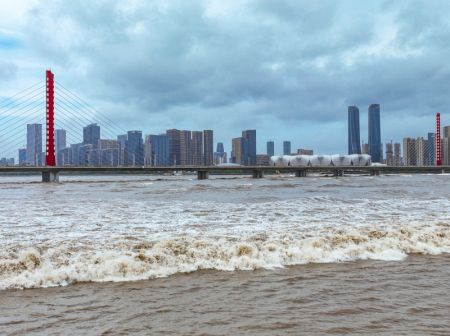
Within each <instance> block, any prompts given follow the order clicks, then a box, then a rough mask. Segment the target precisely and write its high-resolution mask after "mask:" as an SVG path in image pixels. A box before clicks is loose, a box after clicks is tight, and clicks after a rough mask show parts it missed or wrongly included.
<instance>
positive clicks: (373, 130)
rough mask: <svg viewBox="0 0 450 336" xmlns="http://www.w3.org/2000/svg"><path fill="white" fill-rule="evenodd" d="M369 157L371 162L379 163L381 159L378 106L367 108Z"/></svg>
mask: <svg viewBox="0 0 450 336" xmlns="http://www.w3.org/2000/svg"><path fill="white" fill-rule="evenodd" d="M369 155H370V156H371V157H372V162H381V160H382V159H383V154H382V147H381V126H380V105H379V104H371V105H370V106H369Z"/></svg>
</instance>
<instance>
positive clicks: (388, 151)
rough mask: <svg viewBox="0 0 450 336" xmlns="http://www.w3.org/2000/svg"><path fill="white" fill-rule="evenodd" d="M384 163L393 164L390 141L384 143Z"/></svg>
mask: <svg viewBox="0 0 450 336" xmlns="http://www.w3.org/2000/svg"><path fill="white" fill-rule="evenodd" d="M386 164H387V165H388V166H393V165H394V150H393V147H392V142H388V143H387V144H386Z"/></svg>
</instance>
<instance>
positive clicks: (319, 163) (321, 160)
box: [309, 155, 331, 167]
mask: <svg viewBox="0 0 450 336" xmlns="http://www.w3.org/2000/svg"><path fill="white" fill-rule="evenodd" d="M309 162H310V163H311V166H312V167H326V166H331V155H311V158H310V160H309Z"/></svg>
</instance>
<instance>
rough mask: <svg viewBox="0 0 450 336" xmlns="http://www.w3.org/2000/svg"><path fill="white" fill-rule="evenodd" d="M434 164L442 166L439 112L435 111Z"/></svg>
mask: <svg viewBox="0 0 450 336" xmlns="http://www.w3.org/2000/svg"><path fill="white" fill-rule="evenodd" d="M435 140H436V166H442V160H441V114H440V113H439V112H438V113H436V135H435Z"/></svg>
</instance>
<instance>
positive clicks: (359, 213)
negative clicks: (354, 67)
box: [0, 174, 450, 335]
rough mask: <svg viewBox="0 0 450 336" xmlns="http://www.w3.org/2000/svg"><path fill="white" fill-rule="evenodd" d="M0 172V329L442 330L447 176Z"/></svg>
mask: <svg viewBox="0 0 450 336" xmlns="http://www.w3.org/2000/svg"><path fill="white" fill-rule="evenodd" d="M62 181H63V183H60V184H42V183H37V181H34V180H33V177H26V178H23V177H4V176H2V177H0V209H1V211H0V335H29V334H31V335H102V334H104V335H108V334H111V335H116V334H119V335H120V334H122V335H128V334H137V335H302V334H303V335H312V334H335V335H343V334H352V335H354V334H366V335H449V334H450V254H449V253H450V195H449V190H450V176H449V175H445V174H443V175H399V176H379V177H375V178H373V177H367V176H352V177H343V178H321V177H314V176H310V177H307V178H295V177H293V176H272V177H266V178H264V179H260V180H254V179H251V178H242V177H236V178H226V179H221V178H213V179H210V180H207V181H197V180H196V179H195V176H181V177H161V176H125V177H124V176H107V177H98V176H96V177H77V176H64V177H62Z"/></svg>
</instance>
